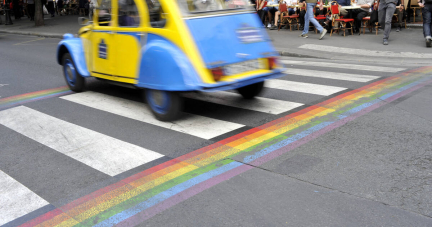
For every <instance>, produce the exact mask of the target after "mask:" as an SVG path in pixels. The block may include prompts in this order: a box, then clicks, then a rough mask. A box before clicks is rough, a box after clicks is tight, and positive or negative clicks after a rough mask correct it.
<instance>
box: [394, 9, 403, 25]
mask: <svg viewBox="0 0 432 227" xmlns="http://www.w3.org/2000/svg"><path fill="white" fill-rule="evenodd" d="M395 13H396V14H397V18H398V26H399V27H400V28H402V25H403V10H400V9H396V10H395Z"/></svg>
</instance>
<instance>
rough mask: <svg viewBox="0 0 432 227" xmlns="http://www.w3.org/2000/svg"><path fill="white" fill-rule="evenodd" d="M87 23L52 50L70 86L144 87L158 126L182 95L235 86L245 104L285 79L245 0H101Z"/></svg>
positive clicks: (167, 118)
mask: <svg viewBox="0 0 432 227" xmlns="http://www.w3.org/2000/svg"><path fill="white" fill-rule="evenodd" d="M81 19H82V18H81ZM85 24H86V26H83V27H82V28H81V29H80V30H79V33H78V37H74V36H73V35H72V34H65V35H64V38H63V40H62V41H61V42H60V43H59V45H58V50H57V61H58V63H59V64H60V65H62V66H63V72H64V76H65V79H66V82H67V84H68V86H69V87H70V89H71V90H73V91H76V92H80V91H82V90H83V88H84V84H85V78H86V77H96V78H99V79H102V80H105V81H108V82H111V83H116V84H119V85H127V86H131V87H134V88H138V89H142V90H143V96H144V98H145V99H146V100H147V103H148V106H149V107H150V109H151V111H152V112H153V114H154V115H155V117H156V118H157V119H159V120H162V121H170V120H173V119H175V118H176V117H177V116H178V113H179V112H180V111H181V108H182V96H181V92H188V91H204V92H214V91H221V90H231V89H236V90H237V91H238V92H239V93H240V94H241V95H242V96H243V97H244V98H246V99H251V98H253V97H255V96H256V95H258V94H259V93H260V92H261V91H262V90H263V87H264V80H266V79H268V78H274V77H279V76H283V74H282V70H283V69H282V68H280V67H279V65H278V63H277V58H276V57H277V53H276V52H275V50H274V48H273V46H272V44H271V42H270V40H269V38H268V35H267V33H266V32H265V30H264V29H263V28H262V23H261V22H260V21H259V19H258V17H257V15H256V14H255V12H254V11H253V8H252V7H250V6H249V3H248V2H247V0H229V1H225V0H102V1H99V2H98V6H96V7H95V10H94V17H93V21H88V22H86V23H85Z"/></svg>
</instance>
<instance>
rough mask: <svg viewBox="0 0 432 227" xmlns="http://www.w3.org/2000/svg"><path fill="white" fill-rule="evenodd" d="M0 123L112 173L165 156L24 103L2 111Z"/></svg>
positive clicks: (91, 165)
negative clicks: (29, 106) (42, 111)
mask: <svg viewBox="0 0 432 227" xmlns="http://www.w3.org/2000/svg"><path fill="white" fill-rule="evenodd" d="M0 124H2V125H4V126H6V127H8V128H10V129H12V130H14V131H16V132H18V133H21V134H23V135H25V136H27V137H29V138H30V139H33V140H35V141H37V142H39V143H41V144H43V145H45V146H47V147H50V148H52V149H54V150H56V151H58V152H60V153H63V154H65V155H67V156H69V157H71V158H73V159H75V160H78V161H80V162H82V163H84V164H86V165H88V166H90V167H92V168H94V169H97V170H99V171H101V172H103V173H105V174H108V175H110V176H115V175H117V174H120V173H122V172H124V171H127V170H130V169H132V168H135V167H137V166H140V165H142V164H145V163H147V162H150V161H153V160H155V159H158V158H160V157H162V156H163V155H161V154H159V153H156V152H154V151H151V150H148V149H145V148H142V147H139V146H136V145H133V144H130V143H127V142H124V141H121V140H118V139H115V138H113V137H110V136H107V135H104V134H101V133H98V132H95V131H92V130H90V129H87V128H84V127H81V126H78V125H75V124H72V123H69V122H66V121H63V120H60V119H57V118H55V117H52V116H49V115H47V114H44V113H41V112H38V111H36V110H33V109H30V108H28V107H25V106H19V107H14V108H11V109H7V110H4V111H1V112H0Z"/></svg>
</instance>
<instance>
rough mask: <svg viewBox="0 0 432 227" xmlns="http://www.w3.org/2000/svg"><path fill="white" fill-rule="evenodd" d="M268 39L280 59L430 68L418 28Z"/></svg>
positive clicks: (73, 23)
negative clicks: (384, 38)
mask: <svg viewBox="0 0 432 227" xmlns="http://www.w3.org/2000/svg"><path fill="white" fill-rule="evenodd" d="M13 23H14V24H13V25H7V26H6V25H0V32H5V33H13V34H22V35H35V36H44V37H51V38H62V36H63V34H65V33H72V34H76V33H77V32H78V30H79V28H80V27H81V26H80V25H79V24H78V16H77V15H67V16H58V15H56V16H55V17H53V18H51V17H50V16H48V15H46V16H45V26H41V27H35V26H34V22H33V21H30V20H29V19H28V18H22V19H21V20H19V21H15V20H14V19H13ZM266 31H267V32H268V34H269V36H270V39H271V40H272V42H273V45H274V46H275V48H276V50H277V51H278V52H279V53H280V54H281V55H282V56H292V57H305V58H321V59H330V60H332V59H337V60H347V61H363V62H364V61H369V62H381V63H395V62H396V63H398V64H409V65H419V66H421V65H430V62H431V60H432V53H430V49H428V48H426V47H425V41H424V38H423V30H422V29H421V27H419V26H417V27H408V28H407V29H405V28H403V29H402V31H401V32H396V28H393V29H392V32H391V34H390V39H389V41H390V45H388V46H384V45H383V44H382V31H381V32H379V33H378V35H375V33H374V32H373V33H370V32H369V31H366V34H364V35H363V34H362V35H360V36H359V35H354V36H352V35H347V36H346V37H344V36H343V35H341V34H339V35H338V34H334V35H332V36H331V37H330V31H328V34H327V35H326V36H325V37H324V39H323V40H318V37H319V34H315V33H314V32H312V31H311V32H309V38H307V39H304V38H300V37H298V35H300V33H301V31H297V30H293V31H289V30H287V29H281V30H280V31H277V30H268V29H266Z"/></svg>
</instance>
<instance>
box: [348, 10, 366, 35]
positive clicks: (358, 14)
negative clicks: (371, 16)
mask: <svg viewBox="0 0 432 227" xmlns="http://www.w3.org/2000/svg"><path fill="white" fill-rule="evenodd" d="M367 15H368V12H366V11H364V10H362V9H353V10H352V12H351V16H352V18H353V19H354V27H355V28H356V29H357V30H360V27H361V22H362V20H363V18H365V17H366V16H367Z"/></svg>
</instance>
